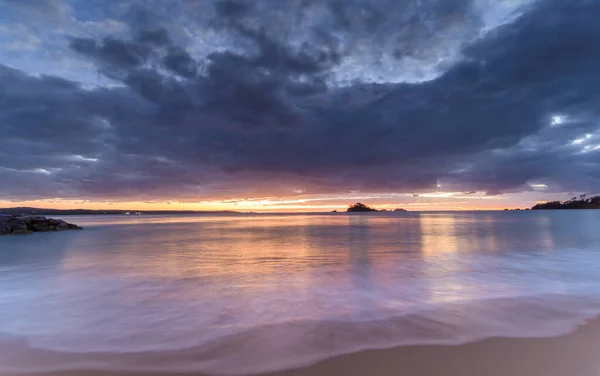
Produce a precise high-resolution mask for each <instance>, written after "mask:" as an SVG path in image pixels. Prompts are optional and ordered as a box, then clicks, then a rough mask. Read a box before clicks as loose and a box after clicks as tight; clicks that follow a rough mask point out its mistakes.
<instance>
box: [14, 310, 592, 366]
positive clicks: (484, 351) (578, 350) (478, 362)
mask: <svg viewBox="0 0 600 376" xmlns="http://www.w3.org/2000/svg"><path fill="white" fill-rule="evenodd" d="M598 349H600V319H594V320H592V321H590V322H589V323H588V324H586V325H583V326H581V327H579V328H578V330H577V331H576V332H574V333H571V334H568V335H564V336H559V337H552V338H491V339H486V340H483V341H478V342H475V343H471V344H466V345H460V346H403V347H398V348H394V349H389V350H375V351H362V352H358V353H354V354H349V355H343V356H338V357H334V358H332V359H328V360H324V361H322V362H320V363H318V364H316V365H312V366H309V367H304V368H298V369H294V370H288V371H282V372H274V373H267V374H262V375H268V376H336V375H340V376H342V375H343V376H365V375H369V376H392V375H394V376H395V375H410V376H442V375H443V376H481V375H486V376H598V375H600V357H599V356H598ZM140 361H143V359H140ZM149 361H150V362H153V360H150V359H149ZM126 375H127V376H141V375H145V376H192V375H194V376H205V375H208V374H203V373H147V372H143V373H139V372H133V373H130V372H124V373H118V372H117V373H113V372H88V371H85V370H76V371H69V372H56V373H35V374H26V375H24V374H7V375H6V376H126Z"/></svg>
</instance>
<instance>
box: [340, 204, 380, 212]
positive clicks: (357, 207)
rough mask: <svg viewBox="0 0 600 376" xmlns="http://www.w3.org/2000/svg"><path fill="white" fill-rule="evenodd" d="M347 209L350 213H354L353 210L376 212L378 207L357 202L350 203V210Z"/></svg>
mask: <svg viewBox="0 0 600 376" xmlns="http://www.w3.org/2000/svg"><path fill="white" fill-rule="evenodd" d="M346 211H347V212H349V213H352V212H376V211H377V209H373V208H371V207H368V206H367V205H365V204H363V203H360V202H357V203H356V204H354V205H350V207H348V210H346Z"/></svg>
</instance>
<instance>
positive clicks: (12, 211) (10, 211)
mask: <svg viewBox="0 0 600 376" xmlns="http://www.w3.org/2000/svg"><path fill="white" fill-rule="evenodd" d="M0 214H5V215H19V216H20V215H104V214H106V215H120V214H122V215H126V214H132V215H135V214H145V215H177V214H179V215H181V214H240V213H238V212H234V211H194V210H143V211H140V210H90V209H73V210H61V209H44V208H4V209H0Z"/></svg>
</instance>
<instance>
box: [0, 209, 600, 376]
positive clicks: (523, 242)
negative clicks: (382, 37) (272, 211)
mask: <svg viewBox="0 0 600 376" xmlns="http://www.w3.org/2000/svg"><path fill="white" fill-rule="evenodd" d="M63 219H66V220H67V221H69V222H72V223H76V224H79V225H81V226H83V227H84V228H85V229H84V230H83V231H70V232H69V231H68V232H59V233H36V234H33V235H29V236H4V237H0V374H2V373H26V372H51V371H67V370H102V371H115V372H127V371H139V372H161V371H169V372H207V373H216V374H230V375H239V374H249V373H261V372H268V371H275V370H282V369H289V368H294V367H300V366H303V365H309V364H313V363H315V362H318V361H320V360H323V359H326V358H330V357H333V356H336V355H340V354H347V353H351V352H356V351H359V350H364V349H384V348H391V347H395V346H402V345H420V344H422V345H425V344H444V345H458V344H464V343H469V342H474V341H477V340H480V339H484V338H490V337H525V338H529V337H549V336H556V335H561V334H565V333H569V332H572V331H574V330H575V328H576V327H577V325H580V324H582V323H585V322H586V320H589V319H590V318H593V317H595V316H597V315H598V314H599V313H600V272H599V270H600V211H585V210H580V211H522V212H445V213H410V212H408V213H356V214H346V213H337V214H333V213H332V214H314V215H305V214H293V215H281V214H279V215H220V216H218V215H211V216H203V215H198V216H82V217H66V218H63ZM146 355H151V356H150V357H148V356H146ZM142 357H143V359H144V361H140V359H141V358H142ZM148 359H150V361H148Z"/></svg>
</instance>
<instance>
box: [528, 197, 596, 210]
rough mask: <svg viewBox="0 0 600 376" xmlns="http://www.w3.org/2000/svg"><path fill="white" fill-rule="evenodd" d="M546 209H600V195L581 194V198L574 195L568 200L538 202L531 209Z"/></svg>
mask: <svg viewBox="0 0 600 376" xmlns="http://www.w3.org/2000/svg"><path fill="white" fill-rule="evenodd" d="M544 209H545V210H549V209H550V210H552V209H600V196H592V197H587V196H586V195H581V196H579V198H577V197H573V198H572V199H570V200H568V201H550V202H545V203H541V204H537V205H535V206H534V207H532V208H531V210H544Z"/></svg>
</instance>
